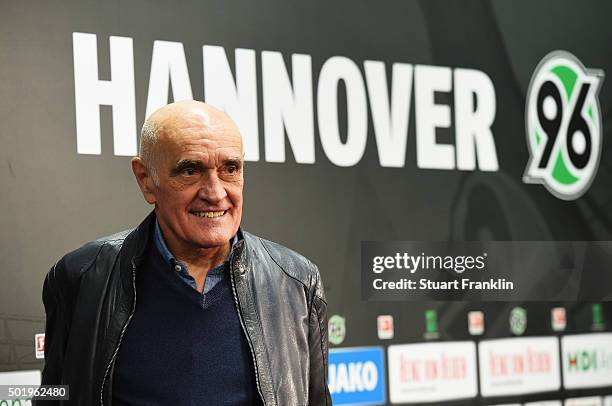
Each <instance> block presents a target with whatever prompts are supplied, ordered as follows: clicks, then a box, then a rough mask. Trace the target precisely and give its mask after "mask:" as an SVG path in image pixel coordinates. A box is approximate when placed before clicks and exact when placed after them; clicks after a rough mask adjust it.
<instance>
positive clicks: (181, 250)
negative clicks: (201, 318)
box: [159, 223, 230, 292]
mask: <svg viewBox="0 0 612 406" xmlns="http://www.w3.org/2000/svg"><path fill="white" fill-rule="evenodd" d="M159 226H160V229H161V232H162V237H163V238H164V242H165V243H166V246H167V247H168V250H170V252H171V253H172V255H173V256H174V258H176V259H177V260H178V261H180V262H182V263H183V264H185V265H186V266H187V269H188V271H189V274H190V275H191V276H192V277H193V278H194V279H195V282H196V286H197V289H198V291H200V292H202V291H203V290H204V282H205V281H206V275H208V272H209V271H210V270H211V269H213V268H215V267H217V266H219V265H221V264H223V262H224V261H225V258H227V256H228V254H229V252H230V242H229V241H227V242H226V243H225V244H223V245H219V246H215V247H205V248H203V247H198V246H193V245H185V244H184V243H181V242H180V241H178V239H176V238H175V237H174V236H173V235H172V233H170V232H169V231H168V230H166V227H165V226H164V224H162V223H159Z"/></svg>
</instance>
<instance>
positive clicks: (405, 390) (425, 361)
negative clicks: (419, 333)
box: [388, 341, 478, 403]
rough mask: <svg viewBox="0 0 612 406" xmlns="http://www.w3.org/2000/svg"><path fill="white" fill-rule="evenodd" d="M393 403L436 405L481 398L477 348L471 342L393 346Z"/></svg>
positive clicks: (391, 360) (390, 350)
mask: <svg viewBox="0 0 612 406" xmlns="http://www.w3.org/2000/svg"><path fill="white" fill-rule="evenodd" d="M388 359H389V397H390V400H391V403H421V402H437V401H443V400H451V399H465V398H473V397H475V396H476V395H477V394H478V386H477V372H476V344H475V343H473V342H471V341H462V342H440V343H419V344H402V345H391V346H389V349H388Z"/></svg>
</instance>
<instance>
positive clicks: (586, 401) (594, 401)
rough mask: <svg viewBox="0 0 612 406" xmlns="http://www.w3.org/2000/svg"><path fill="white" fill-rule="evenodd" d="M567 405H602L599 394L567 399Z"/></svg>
mask: <svg viewBox="0 0 612 406" xmlns="http://www.w3.org/2000/svg"><path fill="white" fill-rule="evenodd" d="M565 406H602V403H601V398H600V397H599V396H590V397H586V398H570V399H565Z"/></svg>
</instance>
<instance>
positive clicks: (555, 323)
mask: <svg viewBox="0 0 612 406" xmlns="http://www.w3.org/2000/svg"><path fill="white" fill-rule="evenodd" d="M550 324H551V327H552V329H553V331H563V330H565V327H567V312H566V311H565V308H564V307H555V308H554V309H551V311H550Z"/></svg>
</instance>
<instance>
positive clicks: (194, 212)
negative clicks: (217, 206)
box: [189, 210, 227, 219]
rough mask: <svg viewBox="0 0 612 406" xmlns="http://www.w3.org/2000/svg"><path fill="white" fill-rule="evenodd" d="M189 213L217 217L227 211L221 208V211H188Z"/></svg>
mask: <svg viewBox="0 0 612 406" xmlns="http://www.w3.org/2000/svg"><path fill="white" fill-rule="evenodd" d="M189 213H191V214H193V215H194V216H197V217H204V218H209V219H212V218H217V217H221V216H223V215H224V214H225V213H227V210H221V211H190V212H189Z"/></svg>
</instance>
